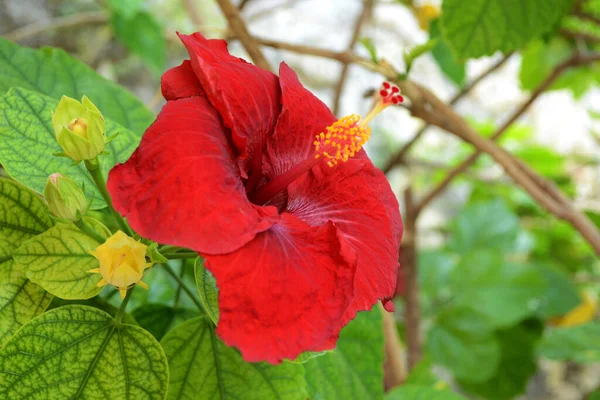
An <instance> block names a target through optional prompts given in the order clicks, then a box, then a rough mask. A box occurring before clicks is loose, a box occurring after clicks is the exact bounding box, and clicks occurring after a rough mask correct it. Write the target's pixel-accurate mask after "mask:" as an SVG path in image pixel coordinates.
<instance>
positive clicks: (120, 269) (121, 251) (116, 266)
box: [89, 231, 151, 298]
mask: <svg viewBox="0 0 600 400" xmlns="http://www.w3.org/2000/svg"><path fill="white" fill-rule="evenodd" d="M89 253H90V254H91V255H93V256H94V257H96V258H97V259H98V261H99V262H100V268H95V269H91V270H90V271H89V272H91V273H97V274H100V275H102V279H101V280H100V282H98V286H104V285H107V284H110V285H113V286H114V287H116V288H117V289H118V290H119V292H120V293H121V298H125V294H126V293H127V289H128V288H130V287H132V286H134V285H136V284H137V285H140V286H141V287H143V288H144V289H148V285H146V284H145V283H144V282H142V278H143V277H144V270H145V269H146V268H148V267H149V266H150V265H151V264H148V263H146V246H145V245H143V244H142V243H140V242H138V241H136V240H135V239H133V238H131V237H129V236H127V235H126V234H124V233H123V232H121V231H118V232H117V233H115V234H114V235H112V236H111V237H109V238H108V239H107V240H106V242H104V243H103V244H101V245H100V246H98V247H97V248H96V251H90V252H89Z"/></svg>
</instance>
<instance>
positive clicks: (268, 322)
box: [205, 214, 356, 364]
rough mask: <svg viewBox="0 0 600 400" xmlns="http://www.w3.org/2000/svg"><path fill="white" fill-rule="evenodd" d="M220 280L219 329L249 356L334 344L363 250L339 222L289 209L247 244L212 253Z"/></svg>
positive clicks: (273, 359)
mask: <svg viewBox="0 0 600 400" xmlns="http://www.w3.org/2000/svg"><path fill="white" fill-rule="evenodd" d="M205 265H206V266H207V268H208V269H209V270H210V271H211V272H212V273H213V274H214V276H215V278H216V280H217V285H218V286H219V310H220V315H219V323H218V325H217V334H218V335H219V337H220V338H221V339H223V341H224V342H225V343H226V344H228V345H230V346H235V347H237V348H239V350H240V351H241V352H242V355H243V357H244V359H245V360H246V361H250V362H255V361H268V362H270V363H273V364H274V363H279V362H281V360H282V359H284V358H289V359H294V358H296V357H297V356H298V355H299V354H300V353H302V352H303V351H323V350H328V349H332V348H333V347H334V346H335V341H336V339H337V336H338V334H339V331H340V329H341V327H342V324H341V320H342V317H343V315H344V313H345V311H346V308H347V307H348V305H349V304H350V303H351V302H352V299H353V293H354V289H353V284H354V283H353V282H354V274H355V270H356V254H354V252H353V250H352V249H351V248H350V246H349V244H348V243H347V242H346V240H345V239H344V237H343V236H340V234H339V231H338V230H337V229H336V227H335V226H334V225H333V224H331V223H329V224H325V225H323V226H319V227H311V226H309V225H307V224H306V223H304V222H302V221H301V220H299V219H298V218H296V217H294V216H292V215H290V214H284V215H282V216H281V219H280V221H279V222H277V224H276V225H274V226H273V227H272V228H271V229H270V230H268V231H266V232H263V233H259V234H258V235H256V238H255V239H254V240H253V241H251V242H249V243H248V244H247V245H246V246H244V247H242V248H241V249H239V250H237V251H235V252H233V253H231V254H226V255H220V256H207V257H206V264H205Z"/></svg>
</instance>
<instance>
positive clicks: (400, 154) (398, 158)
mask: <svg viewBox="0 0 600 400" xmlns="http://www.w3.org/2000/svg"><path fill="white" fill-rule="evenodd" d="M510 56H512V52H511V53H508V54H506V55H505V56H504V57H503V58H502V59H500V60H499V61H498V62H496V63H495V64H494V65H492V66H491V67H489V68H488V69H487V70H485V71H483V72H482V73H481V74H480V75H479V76H477V77H476V78H475V79H473V81H471V82H470V83H469V84H467V85H466V86H465V87H464V88H462V90H461V91H460V92H458V93H457V94H456V95H455V96H454V97H453V98H452V99H451V100H450V103H449V104H450V105H451V106H453V105H455V104H456V103H458V101H459V100H460V99H462V98H463V97H465V96H466V95H468V94H469V93H470V92H471V90H473V88H474V87H475V86H477V85H478V84H479V82H481V81H482V80H483V79H485V78H486V77H487V76H489V75H490V74H492V73H493V72H494V71H497V70H498V69H499V68H500V67H502V66H503V65H504V64H505V63H506V62H507V61H508V59H509V58H510ZM430 126H431V125H429V124H425V125H423V127H422V128H421V129H419V131H417V133H416V134H415V135H414V136H413V138H412V139H410V140H409V141H408V142H407V143H406V144H404V146H402V147H401V148H400V150H398V151H397V152H396V153H395V154H393V155H392V156H391V157H390V159H389V160H388V162H387V163H386V164H385V165H384V167H383V168H382V169H381V170H382V171H383V172H384V173H385V174H387V173H388V172H390V171H391V169H392V168H394V166H396V165H398V164H400V163H401V162H402V159H403V158H404V157H406V154H408V151H409V150H410V149H411V148H412V146H413V145H414V144H415V143H416V142H417V141H418V140H419V139H420V138H421V137H422V136H423V134H424V133H425V131H426V130H427V128H429V127H430Z"/></svg>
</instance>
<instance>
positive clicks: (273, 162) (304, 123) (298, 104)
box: [265, 63, 336, 178]
mask: <svg viewBox="0 0 600 400" xmlns="http://www.w3.org/2000/svg"><path fill="white" fill-rule="evenodd" d="M279 84H280V85H281V103H282V109H281V114H280V115H279V119H278V120H277V125H276V126H275V132H274V134H273V135H272V136H269V137H268V138H267V160H266V161H267V163H266V165H265V175H266V176H267V177H269V178H273V177H275V176H277V175H281V174H282V173H284V172H285V171H287V170H289V169H290V168H291V167H293V166H295V165H297V164H299V163H300V162H302V161H304V160H306V159H308V158H312V157H313V154H314V151H315V147H314V145H313V142H314V141H315V135H317V134H318V133H320V132H323V131H324V130H325V128H327V127H328V126H329V125H331V124H333V123H334V122H335V120H336V118H335V116H334V115H333V113H332V112H331V111H330V110H329V108H328V107H327V106H326V105H325V103H323V102H322V101H321V100H319V99H318V98H317V97H316V96H315V95H313V94H312V93H311V92H310V91H308V90H307V89H306V88H305V87H304V86H302V84H301V83H300V81H299V80H298V76H297V75H296V73H295V72H294V70H292V69H291V68H290V67H289V66H288V65H287V64H286V63H281V65H280V66H279Z"/></svg>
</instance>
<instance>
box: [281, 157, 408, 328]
mask: <svg viewBox="0 0 600 400" xmlns="http://www.w3.org/2000/svg"><path fill="white" fill-rule="evenodd" d="M287 212H290V213H292V214H293V215H295V216H297V217H298V218H300V219H302V220H303V221H305V222H307V223H309V224H310V225H313V226H319V225H323V224H326V223H328V222H329V221H332V222H333V223H334V224H335V226H336V227H337V228H338V229H339V230H340V232H342V234H343V235H344V236H345V237H346V238H347V240H348V242H349V243H350V245H351V246H352V247H353V249H354V250H355V251H356V253H357V255H358V265H357V269H356V280H355V298H354V301H353V303H352V305H351V306H350V307H349V308H348V311H347V313H346V315H345V316H344V321H345V323H347V322H348V321H349V320H351V319H352V318H354V316H355V315H356V312H358V311H362V310H369V309H371V307H372V306H373V305H374V304H375V303H376V302H377V300H378V299H380V300H381V299H384V298H391V297H392V296H393V295H394V289H395V287H396V279H397V274H398V249H399V246H400V238H401V236H402V220H401V218H400V211H399V206H398V201H397V200H396V197H395V196H394V193H393V192H392V190H391V188H390V186H389V183H388V182H387V181H386V179H385V176H384V175H383V173H382V172H381V171H380V170H378V169H377V168H375V167H374V166H373V164H372V163H371V161H370V160H369V159H368V158H362V159H353V160H350V161H348V162H346V163H343V164H338V165H337V166H335V167H334V168H329V167H328V166H326V165H323V164H321V165H319V166H317V167H315V168H313V169H312V170H311V171H310V172H309V173H307V174H305V175H304V176H303V177H301V178H300V179H298V180H297V181H295V182H294V183H292V184H291V185H290V186H289V187H288V205H287Z"/></svg>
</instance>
